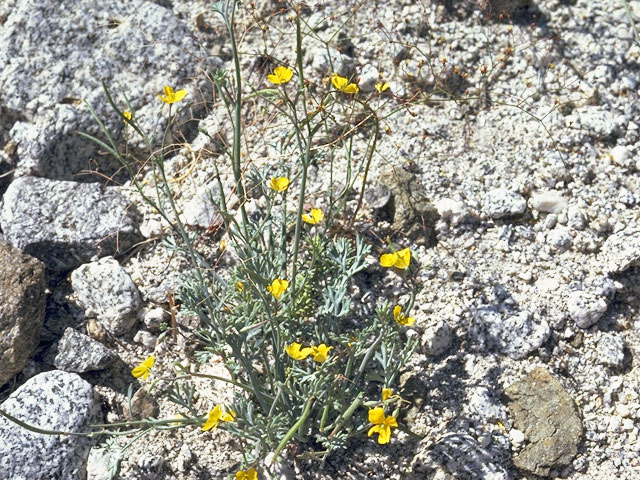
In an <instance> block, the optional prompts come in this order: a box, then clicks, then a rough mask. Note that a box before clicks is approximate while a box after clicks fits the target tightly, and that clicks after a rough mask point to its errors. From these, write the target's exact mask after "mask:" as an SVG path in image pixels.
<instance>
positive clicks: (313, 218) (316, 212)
mask: <svg viewBox="0 0 640 480" xmlns="http://www.w3.org/2000/svg"><path fill="white" fill-rule="evenodd" d="M323 219H324V213H323V211H322V209H320V208H312V209H311V212H310V214H309V213H304V214H303V215H302V220H304V221H305V222H307V223H310V224H311V225H316V224H317V223H320V222H321V221H322V220H323Z"/></svg>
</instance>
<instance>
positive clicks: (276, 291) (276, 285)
mask: <svg viewBox="0 0 640 480" xmlns="http://www.w3.org/2000/svg"><path fill="white" fill-rule="evenodd" d="M287 288H289V280H284V279H282V278H276V279H275V280H274V281H273V282H271V285H267V290H269V292H270V293H271V295H273V297H274V298H275V299H276V300H280V297H281V296H282V294H283V293H284V291H285V290H286V289H287Z"/></svg>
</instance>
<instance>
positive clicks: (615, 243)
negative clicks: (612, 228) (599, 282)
mask: <svg viewBox="0 0 640 480" xmlns="http://www.w3.org/2000/svg"><path fill="white" fill-rule="evenodd" d="M600 261H601V262H602V263H604V270H605V271H606V272H607V273H622V272H624V271H625V270H626V269H628V268H629V267H633V266H636V265H640V230H639V229H637V228H626V229H624V230H622V231H620V232H617V233H614V234H613V235H611V236H610V237H609V238H607V240H606V241H605V242H604V244H603V245H602V249H601V251H600Z"/></svg>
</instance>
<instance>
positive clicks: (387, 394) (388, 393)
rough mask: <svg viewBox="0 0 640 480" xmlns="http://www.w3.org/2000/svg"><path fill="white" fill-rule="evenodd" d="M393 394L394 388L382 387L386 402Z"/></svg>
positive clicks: (383, 399) (383, 398)
mask: <svg viewBox="0 0 640 480" xmlns="http://www.w3.org/2000/svg"><path fill="white" fill-rule="evenodd" d="M391 395H393V390H391V389H390V388H383V389H382V401H383V402H385V401H387V400H388V399H389V397H391Z"/></svg>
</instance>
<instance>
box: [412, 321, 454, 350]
mask: <svg viewBox="0 0 640 480" xmlns="http://www.w3.org/2000/svg"><path fill="white" fill-rule="evenodd" d="M452 341H453V332H452V331H451V327H450V326H449V324H448V323H447V322H446V321H445V320H436V321H433V322H430V323H429V324H427V326H426V327H425V329H424V333H423V334H422V338H421V342H420V343H421V344H422V348H423V350H424V352H425V353H426V354H427V355H432V356H437V355H440V354H441V353H444V352H445V351H447V349H448V348H449V347H450V346H451V342H452Z"/></svg>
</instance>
